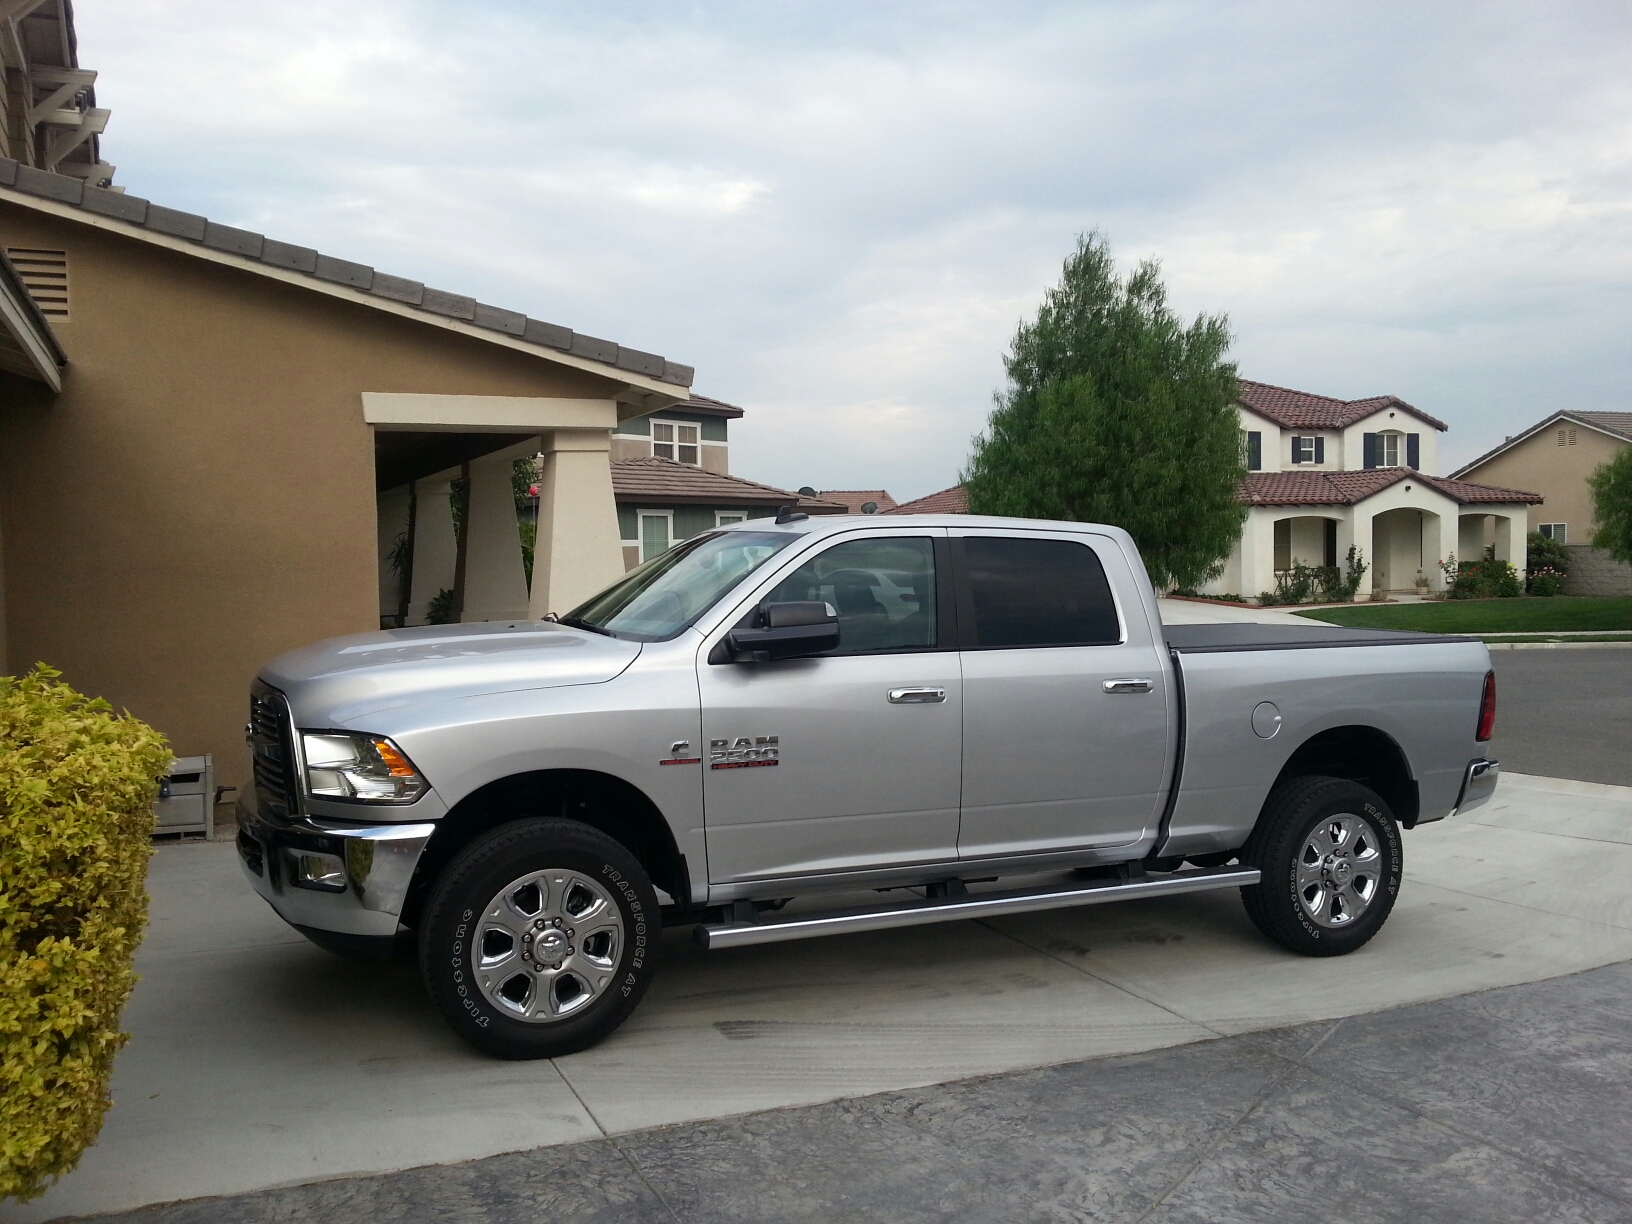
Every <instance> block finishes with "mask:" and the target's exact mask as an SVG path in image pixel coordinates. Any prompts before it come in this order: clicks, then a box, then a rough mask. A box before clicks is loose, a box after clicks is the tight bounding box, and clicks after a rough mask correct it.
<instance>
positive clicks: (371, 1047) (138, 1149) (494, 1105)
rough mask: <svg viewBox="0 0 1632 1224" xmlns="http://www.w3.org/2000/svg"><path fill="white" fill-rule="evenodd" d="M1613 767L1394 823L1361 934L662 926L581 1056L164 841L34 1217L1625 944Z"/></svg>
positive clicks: (715, 1112)
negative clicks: (501, 1028) (121, 987)
mask: <svg viewBox="0 0 1632 1224" xmlns="http://www.w3.org/2000/svg"><path fill="white" fill-rule="evenodd" d="M1629 873H1632V789H1628V788H1614V787H1603V786H1592V785H1590V784H1585V783H1568V782H1554V781H1550V780H1547V779H1536V778H1524V777H1509V778H1506V779H1504V781H1503V783H1502V786H1501V788H1500V790H1499V792H1498V796H1497V798H1496V799H1495V800H1494V801H1493V802H1492V803H1491V804H1490V805H1488V806H1487V807H1486V808H1485V809H1483V810H1482V811H1480V812H1478V813H1476V814H1475V815H1474V816H1473V817H1470V818H1467V819H1463V820H1452V821H1446V822H1442V823H1440V824H1437V825H1434V826H1429V827H1425V828H1423V829H1420V830H1416V831H1414V832H1413V833H1410V834H1408V835H1407V837H1406V887H1405V890H1404V892H1403V894H1402V896H1401V900H1400V902H1399V904H1398V906H1397V908H1396V910H1395V913H1394V916H1393V918H1392V919H1391V920H1390V922H1389V924H1388V926H1387V927H1386V928H1385V929H1384V931H1383V933H1382V934H1381V935H1380V936H1379V937H1378V938H1377V939H1376V940H1374V941H1373V942H1372V943H1371V944H1370V945H1368V947H1366V948H1365V949H1363V950H1362V951H1361V952H1359V953H1357V954H1355V955H1353V956H1350V957H1345V958H1339V959H1334V960H1305V959H1302V958H1298V957H1294V956H1291V955H1288V954H1286V953H1284V952H1282V951H1280V950H1279V949H1277V948H1275V947H1273V946H1271V945H1269V944H1268V943H1266V942H1265V941H1264V940H1263V939H1262V938H1261V937H1260V936H1259V935H1258V934H1257V933H1256V931H1254V930H1253V928H1252V927H1251V926H1250V924H1249V923H1248V922H1247V920H1246V918H1245V916H1244V914H1243V913H1242V911H1241V906H1240V902H1239V900H1238V898H1236V897H1235V896H1234V895H1233V894H1227V893H1226V894H1202V895H1199V896H1191V897H1178V898H1167V899H1156V900H1150V901H1146V902H1140V903H1129V904H1124V905H1120V906H1098V907H1089V908H1085V909H1081V910H1075V911H1058V912H1054V913H1049V914H1043V915H1033V916H1025V917H1017V918H1013V919H1007V920H1003V921H996V922H989V923H958V924H950V925H946V926H941V927H926V928H918V929H913V930H906V931H896V932H877V933H872V934H867V935H856V936H848V937H844V938H835V939H827V940H818V941H813V942H810V943H804V944H798V943H795V944H779V945H769V946H765V947H759V948H746V949H739V950H736V951H733V952H725V953H719V952H716V953H709V954H702V953H697V952H695V951H694V950H693V949H692V947H691V945H690V944H689V942H688V941H687V939H686V937H685V934H684V933H683V932H676V933H673V934H671V935H670V936H668V937H666V940H665V951H666V953H667V957H668V959H667V963H666V966H665V969H664V971H663V973H662V974H661V976H660V977H659V979H658V982H657V984H656V985H655V986H654V987H653V989H652V992H651V994H650V995H648V997H647V999H646V1002H645V1003H644V1004H643V1005H642V1007H641V1009H640V1010H639V1011H638V1012H637V1013H636V1015H635V1017H634V1019H633V1020H632V1021H631V1022H630V1023H629V1024H627V1025H626V1026H625V1027H624V1028H623V1029H622V1030H621V1031H620V1032H619V1033H618V1034H616V1035H615V1036H614V1037H613V1038H612V1039H610V1040H609V1041H607V1042H605V1043H604V1044H603V1045H601V1046H599V1047H597V1048H596V1049H594V1050H590V1051H586V1052H585V1053H582V1054H578V1055H574V1056H572V1057H570V1058H565V1059H559V1060H555V1061H553V1062H540V1063H523V1064H516V1063H498V1062H493V1061H490V1060H487V1059H485V1058H482V1057H481V1056H479V1055H476V1054H474V1053H472V1052H470V1051H469V1050H467V1049H466V1048H465V1047H463V1046H462V1045H461V1044H460V1043H459V1042H458V1041H457V1040H455V1039H454V1038H453V1037H452V1036H451V1035H450V1034H449V1033H448V1032H447V1030H446V1029H445V1028H444V1027H443V1026H442V1024H441V1022H440V1020H439V1019H438V1018H437V1016H436V1015H435V1013H434V1012H433V1011H432V1010H431V1008H430V1006H429V1004H428V1003H427V1002H426V1000H425V998H424V996H423V993H422V992H421V990H420V988H419V985H418V982H417V979H416V977H415V973H414V970H413V968H412V966H410V965H406V964H402V965H392V966H387V967H385V968H382V969H376V970H369V969H360V968H356V967H353V966H350V965H347V964H345V963H344V962H341V961H338V960H335V959H334V958H332V957H330V956H328V955H326V954H324V953H322V952H320V951H318V950H317V949H315V948H312V947H310V946H309V945H307V944H306V943H305V942H304V941H303V940H301V939H300V938H299V936H297V935H295V934H294V933H293V932H292V931H290V930H289V929H288V928H286V927H285V926H284V925H283V924H282V923H281V922H280V921H279V920H278V919H277V918H276V917H274V916H273V915H272V913H271V911H270V910H268V909H267V908H266V907H265V905H264V904H263V903H262V902H261V901H260V900H259V899H258V898H256V897H254V896H253V895H252V894H251V893H250V892H249V891H248V889H247V887H246V886H244V885H243V884H242V883H241V882H240V880H239V878H238V875H237V867H236V864H235V862H234V859H233V851H232V848H231V847H230V846H229V845H225V844H213V845H192V846H176V847H166V848H164V849H161V850H160V851H159V852H158V854H157V855H156V856H155V859H154V865H153V870H152V874H151V878H150V888H151V890H152V893H153V898H154V904H153V926H152V929H151V932H150V934H149V937H148V939H147V942H146V943H145V944H144V945H143V948H142V951H141V954H140V957H139V961H138V968H139V969H140V971H141V973H142V975H143V977H142V983H141V985H140V986H139V987H138V989H137V992H136V995H135V997H134V998H133V1000H132V1003H131V1005H130V1008H129V1009H128V1011H127V1015H126V1023H127V1025H128V1027H129V1028H130V1030H131V1032H132V1033H133V1039H132V1041H131V1043H130V1045H129V1047H128V1048H127V1049H126V1050H125V1052H124V1053H123V1054H122V1055H121V1056H120V1060H119V1064H118V1069H117V1073H116V1076H115V1081H114V1086H113V1092H114V1098H115V1106H114V1108H113V1110H112V1111H111V1112H110V1113H109V1115H108V1119H107V1124H106V1126H105V1128H104V1130H103V1134H102V1138H101V1141H100V1142H99V1143H98V1144H97V1146H96V1147H94V1148H93V1149H91V1150H90V1151H89V1152H87V1153H86V1156H85V1159H84V1161H83V1163H82V1165H81V1167H80V1169H79V1170H78V1171H77V1172H75V1173H74V1174H72V1175H71V1176H70V1177H68V1178H67V1179H66V1180H65V1181H64V1182H63V1183H61V1184H60V1185H59V1186H57V1187H55V1188H54V1189H53V1190H51V1191H50V1192H48V1193H47V1194H46V1195H45V1196H44V1197H43V1198H41V1199H39V1200H36V1201H35V1202H34V1203H31V1204H27V1205H25V1206H16V1205H7V1206H6V1207H3V1208H0V1220H5V1221H19V1222H20V1221H40V1220H47V1219H51V1218H55V1217H61V1216H72V1215H82V1214H88V1213H92V1212H103V1211H113V1210H120V1209H129V1208H134V1207H137V1206H140V1205H143V1204H147V1203H156V1202H165V1201H170V1200H177V1199H188V1198H196V1197H201V1196H206V1195H223V1194H234V1193H242V1192H246V1191H251V1190H255V1189H258V1188H264V1187H270V1186H279V1185H291V1184H299V1183H304V1182H311V1181H316V1180H321V1179H326V1178H336V1177H343V1176H346V1175H351V1174H361V1173H370V1172H380V1171H387V1170H395V1169H404V1168H410V1167H414V1166H419V1165H430V1164H446V1163H450V1162H455V1161H462V1160H470V1159H473V1158H476V1157H483V1156H490V1155H493V1154H497V1153H503V1152H514V1151H522V1150H527V1149H534V1148H540V1147H546V1146H549V1145H554V1144H563V1143H569V1142H573V1141H576V1140H584V1139H598V1138H601V1137H603V1136H608V1135H610V1136H618V1135H626V1134H629V1133H631V1132H636V1131H641V1130H644V1129H646V1128H650V1127H653V1126H657V1125H660V1124H664V1123H677V1122H688V1121H694V1120H700V1119H710V1118H718V1117H723V1116H728V1115H737V1114H744V1113H748V1112H750V1111H756V1110H764V1109H768V1108H774V1107H779V1106H792V1105H805V1104H811V1103H815V1102H822V1101H830V1100H834V1099H837V1098H841V1097H852V1096H861V1095H865V1094H874V1093H880V1092H886V1091H890V1090H902V1089H912V1088H916V1087H920V1086H923V1085H930V1084H939V1083H945V1082H948V1081H953V1080H962V1079H967V1078H968V1077H970V1076H976V1075H981V1074H985V1073H990V1072H1000V1071H1012V1070H1017V1069H1022V1068H1029V1067H1038V1066H1044V1065H1050V1064H1057V1063H1065V1062H1071V1061H1074V1060H1082V1059H1089V1058H1097V1057H1102V1056H1106V1055H1117V1054H1131V1053H1136V1052H1140V1051H1149V1050H1155V1049H1158V1048H1162V1047H1172V1046H1178V1045H1181V1044H1185V1043H1191V1042H1197V1041H1203V1040H1207V1039H1213V1038H1218V1037H1220V1036H1227V1035H1231V1034H1243V1033H1251V1032H1255V1031H1260V1030H1266V1029H1272V1028H1277V1027H1281V1026H1285V1025H1290V1024H1300V1023H1307V1022H1314V1021H1320V1020H1328V1019H1333V1018H1337V1017H1343V1016H1349V1015H1356V1014H1361V1013H1367V1012H1372V1011H1376V1010H1379V1009H1382V1008H1387V1007H1391V1006H1395V1005H1399V1004H1405V1003H1417V1002H1421V1001H1424V1000H1432V999H1439V998H1444V997H1447V996H1451V995H1456V994H1460V993H1463V992H1467V991H1474V990H1480V989H1485V988H1488V987H1493V986H1505V985H1510V984H1514V983H1522V982H1530V981H1535V980H1539V979H1543V978H1548V977H1554V976H1557V975H1562V974H1567V973H1572V972H1575V971H1577V970H1581V969H1586V968H1590V967H1593V966H1598V965H1604V964H1609V963H1612V962H1616V961H1621V960H1626V959H1629V958H1632V897H1629V895H1628V891H1627V889H1626V887H1625V880H1626V879H1627V878H1628V875H1629Z"/></svg>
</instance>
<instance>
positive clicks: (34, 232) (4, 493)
mask: <svg viewBox="0 0 1632 1224" xmlns="http://www.w3.org/2000/svg"><path fill="white" fill-rule="evenodd" d="M0 242H3V243H4V245H6V246H30V247H41V248H49V249H54V250H64V251H66V252H67V255H68V266H69V277H70V286H71V297H70V301H71V307H70V313H69V316H68V317H67V318H66V319H54V320H53V321H52V323H53V326H54V328H55V330H56V332H57V334H58V335H59V337H60V338H61V341H62V344H63V347H64V348H65V349H66V350H67V353H68V357H69V364H68V365H67V367H66V368H65V369H64V371H63V388H62V392H61V394H60V395H58V396H55V397H53V396H52V395H51V394H50V393H49V391H48V390H47V389H46V388H45V387H43V386H41V385H39V384H37V383H31V382H27V381H25V380H23V379H21V378H18V377H15V376H13V375H10V374H4V373H0V522H3V523H4V525H5V545H4V562H3V564H4V590H5V614H6V629H7V636H8V646H9V649H8V656H9V664H10V666H11V667H13V668H17V669H20V668H24V667H28V666H30V665H31V664H32V663H33V662H34V661H35V660H44V661H47V662H49V663H51V664H52V665H54V666H56V667H59V668H61V669H62V670H63V672H64V674H65V679H66V680H67V681H69V682H70V683H72V684H74V685H75V686H76V687H79V688H81V689H83V690H85V691H87V692H90V693H93V694H96V695H99V696H103V697H106V698H107V699H108V700H109V701H111V702H112V703H113V704H114V705H115V706H116V707H124V708H129V709H130V710H131V712H132V713H134V714H136V715H137V716H139V717H141V718H143V719H145V720H147V721H149V722H151V723H152V724H153V725H155V726H156V727H158V728H159V729H160V730H161V731H163V732H164V733H165V734H166V735H167V736H169V738H170V741H171V744H172V746H173V748H174V749H175V751H176V752H178V753H180V754H193V753H201V752H210V753H213V754H214V755H215V758H216V769H217V777H218V779H219V780H220V781H221V782H222V783H224V784H228V785H243V783H244V782H245V781H246V779H247V775H248V760H247V757H246V755H245V752H244V748H243V743H242V731H241V728H242V726H243V722H244V709H245V701H246V693H247V690H248V686H249V683H250V681H251V679H252V678H253V676H254V675H255V672H256V671H257V669H258V668H259V667H260V666H261V664H262V663H264V662H265V661H266V660H267V659H269V658H271V657H273V656H274V655H277V654H279V653H281V652H283V651H285V650H288V649H291V648H293V647H296V646H299V645H303V644H306V643H308V642H311V641H313V640H316V639H319V638H323V637H329V636H333V635H335V634H342V633H353V632H359V631H365V630H372V629H375V628H377V627H378V624H379V620H378V615H379V603H380V588H379V582H378V552H379V540H378V532H379V525H378V519H377V508H376V501H375V480H374V442H373V432H372V430H371V428H370V426H369V425H368V424H367V423H365V421H364V417H363V413H362V410H361V407H360V404H361V395H362V393H363V392H393V391H404V392H426V393H435V394H445V395H483V396H517V397H539V396H549V397H582V398H593V399H603V398H606V397H610V396H611V395H613V394H614V392H615V390H616V388H617V386H618V383H617V382H616V381H615V379H610V378H603V377H600V376H597V375H595V374H592V373H589V372H586V371H582V370H577V369H572V368H568V367H564V366H560V365H555V364H552V363H551V362H549V361H547V360H544V359H542V358H538V357H533V356H531V355H529V354H526V353H522V352H517V351H512V350H510V349H506V348H501V347H498V346H496V345H493V344H488V343H484V342H482V341H481V340H478V339H475V338H471V337H467V336H464V335H460V334H457V333H454V332H451V331H448V330H445V329H443V328H440V327H437V326H434V325H432V324H431V323H429V322H427V323H420V322H417V321H415V320H413V319H409V318H402V317H399V316H396V315H392V314H387V313H384V312H382V311H380V310H376V309H372V308H370V307H368V306H365V305H362V304H357V303H353V302H350V301H346V300H342V299H337V298H334V297H328V296H324V295H323V294H320V293H316V292H312V291H310V290H306V289H303V288H301V287H299V286H298V285H292V284H286V283H282V282H280V281H278V280H273V279H269V278H267V277H265V276H261V275H257V274H255V273H251V272H248V271H243V270H239V269H237V268H234V267H230V266H224V265H222V264H219V263H213V262H209V261H207V260H204V259H200V258H195V257H192V256H189V255H187V254H185V253H182V252H179V251H172V250H168V249H165V248H163V247H160V246H155V245H151V244H149V243H146V242H143V241H140V240H137V239H134V238H130V237H126V236H124V235H121V234H119V233H116V232H111V231H109V230H105V229H100V228H96V227H94V226H92V225H89V224H81V223H78V222H76V221H73V220H70V219H67V218H64V217H57V216H53V215H49V214H44V213H41V212H38V211H35V210H33V209H30V208H24V207H19V206H17V205H14V204H12V203H10V202H9V201H6V200H0Z"/></svg>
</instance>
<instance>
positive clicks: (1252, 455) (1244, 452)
mask: <svg viewBox="0 0 1632 1224" xmlns="http://www.w3.org/2000/svg"><path fill="white" fill-rule="evenodd" d="M1241 463H1242V466H1244V467H1245V468H1246V469H1247V471H1249V472H1261V471H1263V469H1264V435H1263V434H1262V433H1261V432H1260V431H1259V430H1256V429H1243V430H1242V431H1241Z"/></svg>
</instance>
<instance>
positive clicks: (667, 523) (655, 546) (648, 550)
mask: <svg viewBox="0 0 1632 1224" xmlns="http://www.w3.org/2000/svg"><path fill="white" fill-rule="evenodd" d="M673 543H674V511H672V510H642V511H641V512H640V559H641V560H642V561H650V560H651V559H652V558H653V557H656V556H659V555H661V554H663V553H666V552H668V551H669V545H670V544H673Z"/></svg>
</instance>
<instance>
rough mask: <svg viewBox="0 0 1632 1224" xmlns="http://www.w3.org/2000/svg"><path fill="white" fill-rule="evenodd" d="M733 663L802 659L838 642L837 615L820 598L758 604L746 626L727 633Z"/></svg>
mask: <svg viewBox="0 0 1632 1224" xmlns="http://www.w3.org/2000/svg"><path fill="white" fill-rule="evenodd" d="M725 642H726V647H727V649H729V650H730V652H731V659H732V661H733V662H736V663H771V662H774V661H776V660H777V659H802V658H805V657H807V656H809V655H815V654H821V653H822V652H823V651H828V650H832V649H833V648H834V647H835V646H837V645H838V644H839V614H838V613H837V612H835V611H834V610H833V607H832V605H831V604H827V603H823V602H822V601H821V600H819V599H816V600H808V601H801V602H798V603H773V604H761V605H760V607H759V610H758V611H757V612H756V613H755V614H754V616H753V618H752V620H751V621H750V623H749V625H746V626H741V627H739V628H736V629H733V630H732V631H731V632H730V633H729V634H727V635H726V639H725Z"/></svg>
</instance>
